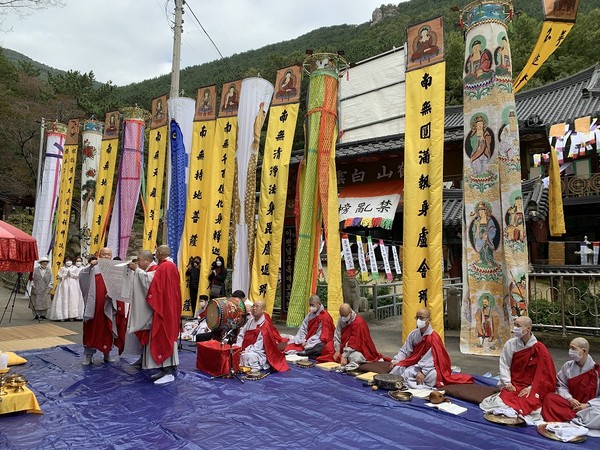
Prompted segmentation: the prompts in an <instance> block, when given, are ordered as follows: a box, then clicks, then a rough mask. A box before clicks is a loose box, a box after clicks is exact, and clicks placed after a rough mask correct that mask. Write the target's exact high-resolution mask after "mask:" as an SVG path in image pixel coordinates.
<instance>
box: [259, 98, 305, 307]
mask: <svg viewBox="0 0 600 450" xmlns="http://www.w3.org/2000/svg"><path fill="white" fill-rule="evenodd" d="M296 100H297V99H296ZM299 107H300V105H299V103H298V101H296V102H295V103H290V104H287V105H281V104H280V105H274V106H272V107H271V111H270V113H269V123H268V125H267V138H266V141H265V151H264V155H263V162H262V172H261V176H260V198H259V200H258V224H257V226H256V239H255V242H256V245H255V249H254V259H253V263H252V276H251V278H250V290H249V295H250V298H252V299H253V300H257V299H264V300H265V302H266V304H267V309H266V311H267V312H268V313H269V314H272V312H273V306H274V303H275V294H276V290H277V278H278V272H279V266H280V261H281V250H282V239H283V229H284V218H285V202H286V198H287V190H288V189H287V188H288V171H289V165H290V156H291V154H292V144H293V143H294V133H295V131H296V121H297V120H298V111H299Z"/></svg>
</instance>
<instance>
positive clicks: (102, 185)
mask: <svg viewBox="0 0 600 450" xmlns="http://www.w3.org/2000/svg"><path fill="white" fill-rule="evenodd" d="M119 129H120V116H119V111H112V112H109V113H106V120H105V122H104V134H103V137H102V145H101V147H100V163H99V164H98V176H97V178H96V203H95V204H94V222H93V223H92V236H91V239H90V255H97V254H98V252H99V251H100V249H101V248H102V247H104V243H105V242H106V227H107V224H108V219H109V217H110V216H109V214H110V211H111V206H112V205H111V201H112V188H113V182H114V178H115V168H116V162H117V153H118V149H119Z"/></svg>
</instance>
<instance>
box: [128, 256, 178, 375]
mask: <svg viewBox="0 0 600 450" xmlns="http://www.w3.org/2000/svg"><path fill="white" fill-rule="evenodd" d="M157 267H158V265H157V264H152V265H151V266H149V267H148V269H147V270H146V271H145V270H143V269H140V268H139V267H138V268H137V269H136V270H135V271H129V275H128V282H130V283H131V291H130V292H131V306H130V309H129V321H128V322H127V333H128V334H129V333H135V334H136V335H137V336H138V337H140V340H141V344H140V345H142V346H143V351H142V352H140V353H142V368H143V369H159V368H162V367H171V366H177V365H178V364H179V355H178V353H177V342H175V343H174V344H173V345H174V349H175V351H174V352H173V355H172V356H171V357H169V358H167V359H166V360H165V361H164V362H163V363H162V364H158V363H157V362H156V361H154V358H153V357H152V354H151V352H150V339H151V338H150V333H147V332H148V331H150V330H151V329H152V317H153V315H154V310H153V309H152V308H151V307H150V305H149V304H148V302H147V301H146V296H147V295H148V289H150V283H151V282H152V279H153V278H154V271H155V270H156V268H157ZM140 331H143V332H144V333H139V332H140ZM144 336H148V337H147V338H144ZM145 339H148V341H147V342H146V341H145Z"/></svg>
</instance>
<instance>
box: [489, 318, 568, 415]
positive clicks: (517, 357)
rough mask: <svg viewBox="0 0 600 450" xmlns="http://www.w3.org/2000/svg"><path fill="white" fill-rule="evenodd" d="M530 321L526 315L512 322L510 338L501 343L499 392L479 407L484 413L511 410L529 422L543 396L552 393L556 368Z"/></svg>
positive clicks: (536, 413)
mask: <svg viewBox="0 0 600 450" xmlns="http://www.w3.org/2000/svg"><path fill="white" fill-rule="evenodd" d="M531 328H532V322H531V319H530V318H529V317H527V316H521V317H517V318H516V319H515V321H514V328H513V333H514V335H515V337H514V338H512V339H509V340H508V341H506V343H505V344H504V348H503V349H502V354H501V355H500V382H499V383H498V385H499V387H501V388H502V389H501V390H500V392H499V393H498V394H493V395H491V396H489V397H487V398H485V399H483V401H482V402H481V403H480V404H479V407H480V408H481V409H483V410H484V411H492V410H494V409H502V408H507V407H509V408H513V409H514V410H515V411H516V412H517V413H519V414H520V415H521V416H528V418H529V419H531V420H538V419H541V416H540V414H539V412H540V409H541V407H542V401H543V400H544V397H545V396H546V394H548V393H550V392H554V391H555V390H556V376H555V375H554V374H555V373H556V369H555V368H554V362H553V361H552V356H550V353H549V352H548V349H547V348H546V346H545V345H544V344H542V343H541V342H538V340H537V339H536V338H535V336H534V335H533V334H532V333H531Z"/></svg>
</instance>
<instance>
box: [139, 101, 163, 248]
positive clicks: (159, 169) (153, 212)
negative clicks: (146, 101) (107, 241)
mask: <svg viewBox="0 0 600 450" xmlns="http://www.w3.org/2000/svg"><path fill="white" fill-rule="evenodd" d="M167 119H168V114H167V96H166V95H163V96H162V97H158V98H155V99H153V100H152V121H151V122H150V135H149V138H148V139H149V140H148V162H147V167H148V169H147V173H146V192H145V194H144V202H145V208H144V237H143V244H142V248H144V249H145V250H150V251H152V250H154V249H155V248H156V242H157V238H158V226H159V224H160V217H161V215H160V206H161V202H162V193H163V182H164V178H165V160H166V156H167V145H168V142H169V136H168V132H167Z"/></svg>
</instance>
